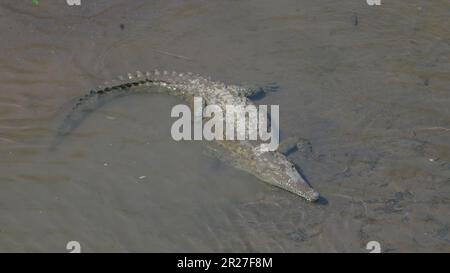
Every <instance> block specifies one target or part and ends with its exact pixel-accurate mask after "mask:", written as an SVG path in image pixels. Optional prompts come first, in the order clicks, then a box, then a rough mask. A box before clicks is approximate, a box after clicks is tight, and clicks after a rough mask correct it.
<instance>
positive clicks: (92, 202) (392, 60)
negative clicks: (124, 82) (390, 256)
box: [0, 0, 450, 252]
mask: <svg viewBox="0 0 450 273" xmlns="http://www.w3.org/2000/svg"><path fill="white" fill-rule="evenodd" d="M449 12H450V4H449V2H448V1H444V0H440V1H383V0H382V5H381V6H378V7H370V6H368V5H367V4H366V1H363V0H361V1H349V0H348V1H331V0H328V1H320V3H319V2H317V1H301V0H299V1H268V0H267V1H265V0H264V1H261V0H258V1H256V0H254V1H119V0H114V1H111V0H109V1H106V0H105V1H100V0H98V1H83V0H82V5H81V6H79V7H76V6H72V7H71V6H68V5H67V4H66V3H65V1H39V4H38V5H34V4H33V3H32V1H12V0H5V1H1V3H0V33H1V42H0V90H1V91H0V251H2V252H7V251H13V252H42V251H56V252H67V250H66V244H67V242H68V241H73V240H75V241H78V242H80V244H81V247H82V251H85V252H93V251H112V252H128V251H150V252H154V251H161V252H171V251H176V252H178V251H196V252H198V251H206V252H214V251H254V252H272V251H273V252H307V251H308V252H309V251H312V252H368V250H366V244H367V243H368V242H369V241H373V240H374V241H378V242H379V243H380V244H381V250H382V251H384V252H405V251H412V252H419V251H425V252H432V251H445V252H448V251H450V235H449V230H450V217H449V215H450V107H449V105H450V90H449V87H450V62H449V56H450V54H449V53H450V45H449V44H450V26H449V20H448V15H449ZM154 68H162V69H167V70H176V71H192V72H195V73H199V74H202V75H205V76H210V77H211V78H213V79H214V80H218V81H223V82H226V83H233V84H245V83H248V84H266V83H272V82H276V83H277V84H278V85H279V86H280V89H279V91H278V92H274V93H270V94H268V95H266V96H265V97H263V98H261V99H260V100H258V101H257V103H258V104H278V105H280V126H281V128H282V131H283V135H284V136H293V135H298V136H302V137H304V138H307V139H309V140H310V141H311V143H312V147H313V151H312V153H310V154H304V153H294V154H291V155H290V156H289V157H290V159H291V160H292V161H293V162H295V163H296V164H297V165H298V166H300V167H301V169H302V170H303V172H304V173H305V175H306V176H307V178H308V179H309V180H310V182H311V184H312V185H313V186H314V188H315V189H317V190H318V191H319V192H320V193H321V194H322V195H323V196H324V197H325V198H326V200H327V203H326V204H325V203H324V204H311V203H308V202H305V201H304V200H302V199H301V198H299V197H297V196H295V195H293V194H290V193H287V192H285V191H283V190H279V189H276V188H273V187H271V186H269V185H267V184H265V183H262V182H260V181H259V180H258V179H257V178H255V177H253V176H251V175H248V174H246V173H243V172H241V171H239V170H236V169H234V168H232V167H230V166H228V165H227V164H224V163H222V162H220V161H218V160H216V159H214V158H213V157H211V156H210V155H209V154H208V153H207V152H206V150H205V145H204V143H201V142H182V143H178V142H175V141H173V140H172V139H171V137H170V126H171V124H172V122H173V120H172V119H171V118H170V110H171V107H172V106H173V105H175V104H178V103H180V101H178V99H176V98H171V97H168V96H164V95H148V96H129V97H125V98H121V99H117V100H114V101H112V102H111V103H109V104H107V105H106V106H104V107H102V108H101V109H98V111H96V112H94V113H93V114H92V115H91V116H89V118H88V119H86V120H85V121H84V122H83V123H82V124H81V126H80V127H79V128H77V130H76V131H75V132H74V133H73V134H72V135H70V136H68V137H67V138H65V139H64V142H63V143H62V144H61V145H60V146H59V147H58V149H56V150H49V149H48V144H49V143H50V140H51V139H52V137H53V136H54V134H55V130H56V128H57V127H58V125H59V124H60V123H61V119H62V117H63V116H64V114H65V113H66V112H67V111H68V110H69V109H70V108H71V106H72V103H73V100H72V99H73V98H76V97H78V96H81V95H83V94H85V93H86V92H88V90H90V89H91V88H92V87H95V86H97V85H98V84H101V83H102V82H103V81H107V80H110V79H112V78H114V77H116V76H117V75H120V74H126V73H127V72H131V71H136V70H141V71H145V70H150V69H154Z"/></svg>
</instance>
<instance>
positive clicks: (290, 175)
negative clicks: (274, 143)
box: [58, 70, 319, 201]
mask: <svg viewBox="0 0 450 273" xmlns="http://www.w3.org/2000/svg"><path fill="white" fill-rule="evenodd" d="M145 92H165V93H169V94H171V95H175V96H178V97H182V98H183V99H185V100H186V101H189V102H191V101H192V99H193V97H201V98H202V99H203V101H204V102H205V104H206V105H212V104H214V105H218V106H220V107H221V108H222V109H225V106H226V105H249V104H252V102H251V101H250V100H249V99H248V97H249V96H252V95H254V94H255V89H251V88H244V87H240V86H235V85H225V84H223V83H219V82H214V81H211V80H209V79H206V78H204V77H201V76H199V75H193V74H191V73H187V74H183V73H175V72H172V73H168V72H166V71H164V72H159V71H156V70H155V71H154V72H147V73H141V72H139V71H138V72H136V73H135V74H128V76H127V77H126V78H125V77H119V80H116V81H113V82H110V83H105V87H99V89H97V90H92V91H91V92H90V93H89V94H87V95H85V96H84V97H82V98H80V99H79V101H78V102H77V103H76V104H75V106H74V107H73V109H72V111H71V112H70V113H69V114H68V115H67V116H66V118H65V120H64V122H63V124H62V126H61V127H60V128H59V130H58V136H59V137H61V136H64V135H67V134H68V133H70V132H71V131H73V130H74V129H75V128H76V127H77V126H78V125H79V123H80V122H81V121H82V120H83V119H84V118H85V117H86V116H87V115H88V114H89V113H90V112H92V111H93V110H95V109H96V108H97V107H99V106H100V105H101V104H104V103H105V102H106V101H108V100H109V99H112V98H116V97H118V96H123V95H126V94H130V93H145ZM215 142H216V143H217V144H219V147H220V151H221V154H220V157H221V158H222V159H227V161H229V162H230V163H231V164H232V165H233V166H235V167H237V168H239V169H241V170H244V171H246V172H249V173H251V174H253V175H254V176H256V177H258V178H259V179H261V180H263V181H264V182H267V183H269V184H271V185H274V186H277V187H280V188H282V189H285V190H287V191H290V192H292V193H294V194H297V195H299V196H301V197H303V198H305V199H306V200H308V201H316V200H318V199H319V193H318V192H316V191H315V190H314V189H313V188H312V187H311V186H310V185H309V184H308V183H307V182H306V181H305V179H304V178H303V177H302V176H301V175H300V173H299V172H298V171H297V169H296V167H295V166H294V164H292V163H291V162H290V161H289V160H288V159H287V157H286V156H285V155H284V154H283V153H282V152H280V151H265V152H261V150H260V149H258V148H259V143H257V142H254V141H249V140H217V141H215ZM282 144H283V143H282ZM280 146H282V145H280Z"/></svg>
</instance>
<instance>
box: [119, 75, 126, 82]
mask: <svg viewBox="0 0 450 273" xmlns="http://www.w3.org/2000/svg"><path fill="white" fill-rule="evenodd" d="M117 78H118V79H119V81H121V82H123V81H125V77H124V76H121V75H120V76H119V77H117Z"/></svg>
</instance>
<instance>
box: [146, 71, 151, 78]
mask: <svg viewBox="0 0 450 273" xmlns="http://www.w3.org/2000/svg"><path fill="white" fill-rule="evenodd" d="M151 75H152V74H151V73H150V72H148V71H147V72H145V77H146V78H147V80H149V79H150V76H151Z"/></svg>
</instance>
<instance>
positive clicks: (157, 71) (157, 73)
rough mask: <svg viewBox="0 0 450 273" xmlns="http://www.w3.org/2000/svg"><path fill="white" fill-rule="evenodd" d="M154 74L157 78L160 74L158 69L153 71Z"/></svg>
mask: <svg viewBox="0 0 450 273" xmlns="http://www.w3.org/2000/svg"><path fill="white" fill-rule="evenodd" d="M153 73H154V74H155V76H159V75H160V74H161V73H159V70H158V69H155V71H154V72H153Z"/></svg>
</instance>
